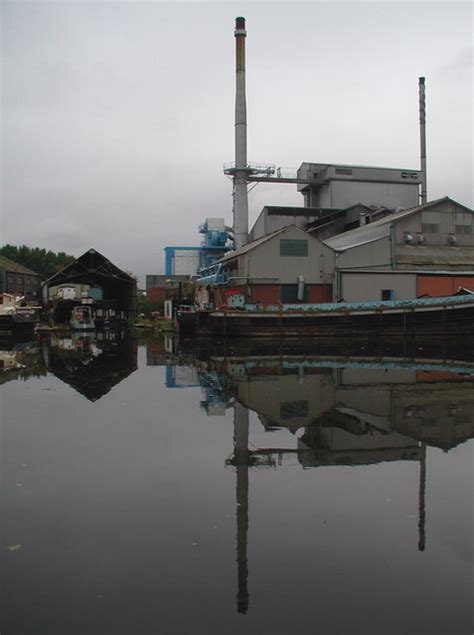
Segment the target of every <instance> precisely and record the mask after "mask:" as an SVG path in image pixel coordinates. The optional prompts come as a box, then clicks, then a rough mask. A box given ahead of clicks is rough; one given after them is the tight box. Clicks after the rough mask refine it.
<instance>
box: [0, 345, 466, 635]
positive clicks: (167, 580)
mask: <svg viewBox="0 0 474 635" xmlns="http://www.w3.org/2000/svg"><path fill="white" fill-rule="evenodd" d="M0 348H1V347H0ZM434 352H435V353H436V354H437V357H436V355H435V354H434ZM371 353H372V352H371V351H370V350H368V348H367V347H365V346H364V345H362V344H361V345H360V346H353V350H352V351H350V354H348V349H347V346H346V345H344V346H343V347H342V349H341V347H336V346H335V345H334V342H333V343H329V344H322V343H319V344H318V345H314V346H313V347H308V346H307V345H303V344H302V345H301V346H300V347H298V346H296V345H294V344H291V345H289V346H287V347H286V348H285V346H283V347H282V343H281V342H280V343H266V344H259V343H256V344H254V345H251V344H249V343H248V342H247V343H245V344H244V345H231V346H229V345H223V344H222V343H218V344H216V343H214V344H213V345H209V344H206V343H205V344H202V343H201V344H199V345H198V346H192V347H191V348H189V349H186V348H183V347H181V348H177V347H176V343H175V342H173V341H172V340H166V341H163V340H161V339H156V338H148V339H147V338H144V339H143V341H140V342H138V341H137V340H136V339H120V338H119V339H106V340H99V339H97V337H86V338H84V337H75V338H51V339H44V340H43V341H40V342H34V343H24V344H18V343H17V344H15V343H11V342H10V343H6V344H5V345H4V346H3V350H0V356H1V361H2V367H3V372H2V373H1V374H0V381H1V383H2V386H0V391H1V400H2V402H1V403H2V421H1V426H2V427H1V436H0V440H1V446H0V450H1V464H0V479H1V480H0V514H1V515H0V531H1V533H0V541H1V542H0V545H1V550H0V581H1V586H0V592H1V596H0V632H1V634H2V635H29V634H35V635H43V634H44V635H56V634H58V635H59V634H60V635H96V634H97V635H120V634H125V633H126V634H133V635H135V634H136V635H142V634H143V635H155V634H165V635H166V634H174V633H180V634H186V633H193V634H200V633H203V634H204V633H206V634H214V633H251V634H257V633H258V634H266V633H271V634H285V635H287V634H293V633H294V634H300V633H301V634H306V633H312V634H314V633H321V634H330V635H332V634H339V633H341V634H342V633H344V634H359V633H360V634H363V633H377V634H379V633H387V634H392V633H393V634H411V633H413V634H418V633H420V634H422V633H426V634H428V633H429V634H433V633H440V634H445V633H446V634H456V635H457V634H466V635H467V634H470V633H472V631H473V628H472V573H473V553H472V552H473V520H472V519H473V516H472V514H473V485H472V483H473V448H474V446H473V441H472V438H473V437H474V362H473V360H472V359H469V357H468V355H462V353H461V354H460V353H459V352H457V353H456V354H454V355H453V354H450V351H446V350H444V351H443V352H442V354H441V353H440V351H439V350H438V349H437V350H436V351H432V350H429V347H428V348H426V347H425V348H423V347H418V348H417V349H416V351H415V353H413V351H406V350H405V351H403V350H400V345H399V344H397V345H396V346H395V347H393V346H392V347H391V348H390V347H388V348H386V349H385V350H384V353H385V354H384V355H383V356H382V355H380V351H378V352H377V355H373V354H371ZM435 357H436V358H435Z"/></svg>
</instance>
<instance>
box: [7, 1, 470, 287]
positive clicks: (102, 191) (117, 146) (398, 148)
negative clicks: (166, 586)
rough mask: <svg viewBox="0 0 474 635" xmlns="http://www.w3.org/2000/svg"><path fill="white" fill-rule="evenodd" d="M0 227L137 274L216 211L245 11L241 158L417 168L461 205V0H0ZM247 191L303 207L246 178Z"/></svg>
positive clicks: (287, 194) (466, 190) (465, 22)
mask: <svg viewBox="0 0 474 635" xmlns="http://www.w3.org/2000/svg"><path fill="white" fill-rule="evenodd" d="M0 11H1V14H0V17H1V50H0V53H1V58H2V62H1V113H0V114H1V138H0V150H1V164H0V176H1V210H0V212H1V243H2V244H5V243H10V244H16V245H20V244H26V245H29V246H32V247H34V246H37V247H44V248H46V249H51V250H53V251H66V252H67V253H69V254H72V255H74V256H80V255H81V254H82V253H84V252H85V251H86V250H88V249H90V248H91V247H92V248H94V249H96V250H98V251H100V252H101V253H102V254H103V255H105V256H106V257H107V258H109V259H110V260H111V261H112V262H114V263H115V264H116V265H117V266H119V267H120V268H122V269H124V270H126V271H130V272H132V273H134V274H135V275H137V276H138V278H139V281H140V283H141V285H144V279H145V274H147V273H152V274H159V273H164V252H163V248H164V247H165V246H167V245H198V244H199V242H200V238H201V237H200V235H199V233H198V226H199V224H200V223H202V222H203V221H204V220H205V218H206V217H224V218H225V220H226V223H227V224H228V225H231V224H232V183H231V181H230V180H229V178H228V177H226V176H224V174H223V170H222V167H223V164H224V163H226V162H230V161H232V160H233V158H234V99H235V93H234V90H235V89H234V83H235V68H234V46H235V44H234V23H235V18H236V17H237V16H243V17H245V18H246V20H247V42H246V44H247V73H246V75H247V110H248V160H249V161H251V162H253V163H264V164H274V165H276V166H283V167H284V168H286V167H287V168H296V167H298V166H299V165H300V164H301V163H303V162H314V163H316V162H322V163H324V162H328V163H346V164H361V165H380V166H386V167H396V168H405V169H418V168H419V165H420V160H419V152H420V151H419V123H418V78H419V77H420V76H425V77H426V103H427V124H426V126H427V163H428V169H427V174H428V199H429V200H433V199H436V198H439V197H442V196H450V197H451V198H453V199H454V200H456V201H458V202H460V203H462V204H464V205H467V206H469V207H472V206H473V186H472V175H473V164H472V144H473V135H472V132H473V130H472V127H473V118H472V117H473V116H472V112H473V99H472V95H473V93H472V89H473V80H472V59H473V57H472V54H473V6H472V4H471V3H470V2H464V3H457V2H428V1H425V2H419V3H416V2H402V1H400V2H384V1H378V2H356V1H352V2H337V1H332V2H317V1H313V2H304V3H299V2H291V3H290V2H276V1H274V2H270V1H268V2H241V3H235V2H222V1H221V2H219V3H217V2H207V3H204V2H115V1H113V0H108V1H105V2H87V1H82V0H77V1H72V0H71V1H68V0H64V1H56V2H42V1H41V0H35V1H31V2H22V1H21V0H14V1H11V2H10V1H5V0H0ZM264 205H303V198H302V196H301V195H300V194H298V193H297V191H296V186H294V185H281V184H258V185H257V186H256V187H255V188H253V189H252V191H251V192H250V194H249V217H250V218H249V220H250V226H252V224H253V222H254V221H255V219H256V218H257V216H258V214H259V213H260V211H261V209H262V207H263V206H264Z"/></svg>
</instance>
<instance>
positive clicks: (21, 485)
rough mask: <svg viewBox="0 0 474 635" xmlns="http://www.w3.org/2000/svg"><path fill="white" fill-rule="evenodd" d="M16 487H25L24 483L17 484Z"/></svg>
mask: <svg viewBox="0 0 474 635" xmlns="http://www.w3.org/2000/svg"><path fill="white" fill-rule="evenodd" d="M15 487H23V483H15Z"/></svg>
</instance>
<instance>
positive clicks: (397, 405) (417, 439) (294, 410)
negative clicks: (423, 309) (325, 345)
mask: <svg viewBox="0 0 474 635" xmlns="http://www.w3.org/2000/svg"><path fill="white" fill-rule="evenodd" d="M168 350H169V344H168ZM203 353H204V354H203ZM232 353H233V354H232V355H231V356H222V355H220V356H219V355H212V354H211V355H209V352H208V351H201V355H200V359H196V358H194V359H192V358H190V357H189V356H188V357H187V362H186V364H183V363H182V362H181V361H180V360H179V359H175V361H174V362H170V361H169V357H168V361H167V358H166V356H165V355H162V356H161V357H160V356H158V357H159V361H155V363H162V364H166V365H167V373H166V384H167V386H168V387H170V388H177V387H187V386H198V385H200V386H201V387H202V390H203V393H204V397H205V398H204V399H203V400H202V401H201V407H202V408H203V410H205V412H207V413H208V414H209V415H218V414H222V415H223V414H225V411H226V409H227V408H229V407H233V408H234V452H233V454H232V456H231V458H229V459H228V460H227V461H226V464H227V465H232V466H234V467H235V470H236V478H237V489H236V497H237V509H236V517H237V568H238V592H237V610H238V612H239V613H246V612H247V609H248V606H249V592H248V560H247V539H248V527H249V507H248V498H249V469H250V468H255V467H264V466H267V467H278V466H279V465H282V464H283V462H284V461H285V458H286V457H290V456H296V457H297V459H298V461H299V464H300V465H301V466H302V467H303V468H305V469H306V468H318V467H324V466H331V465H332V466H334V465H341V466H356V465H370V464H375V463H381V462H387V461H417V462H418V463H419V466H420V468H419V484H418V488H417V490H418V492H417V494H418V550H419V551H424V550H425V540H426V538H425V517H426V516H425V491H426V447H427V445H429V446H436V447H438V448H442V449H443V450H444V451H448V450H449V449H451V448H453V447H455V446H456V445H458V444H460V443H462V442H464V441H465V440H467V439H470V438H472V437H473V436H474V391H473V381H474V365H473V364H472V363H471V362H469V361H467V362H466V361H452V359H451V356H448V360H441V359H439V358H437V359H427V358H425V359H422V358H421V357H420V351H418V356H417V359H406V358H401V359H397V358H373V357H372V358H369V357H367V353H366V352H365V351H363V352H362V356H361V355H359V356H354V357H352V358H348V357H347V356H344V357H339V358H338V357H337V356H335V355H333V356H328V355H324V354H320V355H309V354H306V355H304V356H299V357H298V356H297V355H295V354H293V355H290V354H289V353H288V352H285V354H283V355H278V356H275V355H266V356H256V355H240V356H239V355H238V354H236V353H238V351H235V350H233V351H232ZM364 353H365V355H364ZM158 357H157V352H156V351H155V355H154V357H153V359H152V356H151V355H149V356H148V361H149V363H150V362H151V363H153V361H154V360H158ZM250 411H253V412H255V413H256V414H257V416H258V419H259V420H260V422H261V424H262V425H263V427H264V429H265V430H266V431H271V430H275V429H284V428H286V429H288V431H289V432H290V433H292V434H298V436H297V447H296V448H281V447H263V448H262V447H261V448H254V449H250V448H249V412H250Z"/></svg>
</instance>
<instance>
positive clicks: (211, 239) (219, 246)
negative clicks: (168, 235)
mask: <svg viewBox="0 0 474 635" xmlns="http://www.w3.org/2000/svg"><path fill="white" fill-rule="evenodd" d="M199 233H200V234H203V238H202V241H201V246H200V247H165V275H166V276H172V275H174V274H175V273H176V272H175V271H174V266H173V260H174V257H175V253H176V252H177V251H197V252H199V265H198V268H197V270H196V271H195V272H194V274H198V275H200V276H202V275H207V274H203V272H204V271H205V270H207V269H208V268H209V267H211V266H212V265H213V264H214V263H215V262H217V261H218V260H219V259H220V258H222V256H224V254H226V253H227V252H228V251H229V250H231V249H233V248H234V244H233V238H232V233H231V230H230V229H229V228H228V227H226V226H225V223H224V219H223V218H206V220H205V221H204V223H202V224H201V225H200V226H199ZM194 274H192V275H194Z"/></svg>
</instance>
